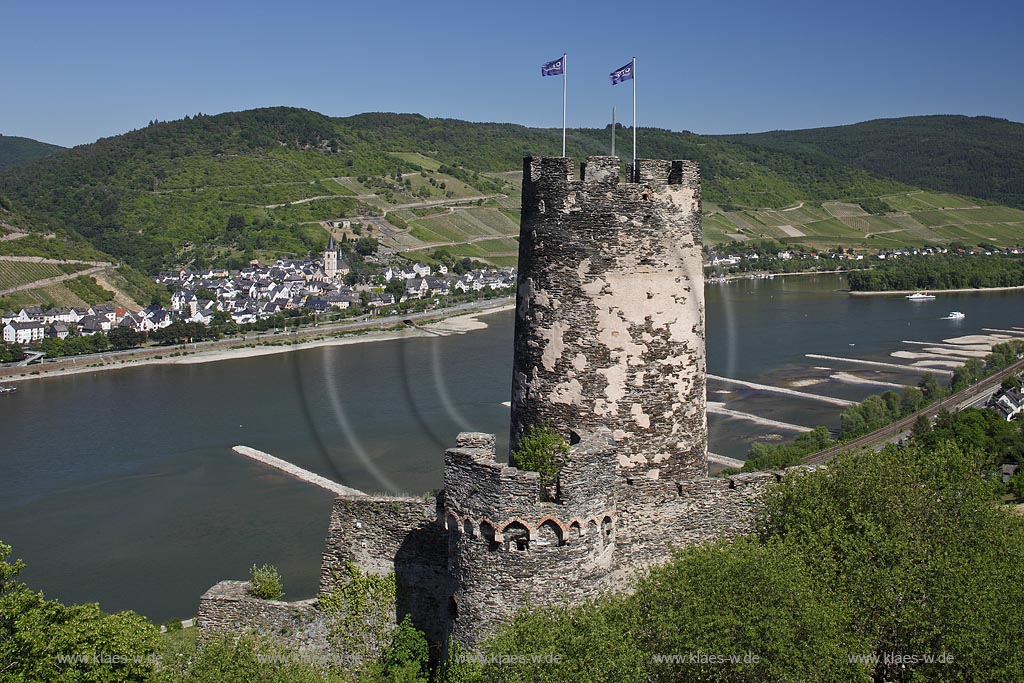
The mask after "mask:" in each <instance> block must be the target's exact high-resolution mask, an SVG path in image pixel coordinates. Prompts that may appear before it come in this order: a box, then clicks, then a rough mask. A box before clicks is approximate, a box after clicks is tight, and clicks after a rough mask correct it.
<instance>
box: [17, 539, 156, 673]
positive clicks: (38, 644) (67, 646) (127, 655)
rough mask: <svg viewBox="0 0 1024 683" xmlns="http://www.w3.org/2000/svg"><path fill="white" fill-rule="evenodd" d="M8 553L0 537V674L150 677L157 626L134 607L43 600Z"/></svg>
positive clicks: (20, 566) (22, 566) (20, 564)
mask: <svg viewBox="0 0 1024 683" xmlns="http://www.w3.org/2000/svg"><path fill="white" fill-rule="evenodd" d="M10 554H11V547H10V546H7V545H4V544H2V543H0V680H4V681H18V682H24V683H50V682H51V681H72V682H73V681H83V682H84V681H90V682H96V683H107V682H110V683H113V682H115V681H117V682H122V681H130V682H136V681H137V682H139V683H141V682H143V681H148V680H150V677H151V676H152V673H153V669H154V666H153V665H154V660H153V653H154V649H155V646H156V642H157V637H158V631H157V629H156V627H154V626H153V625H152V624H151V623H149V622H148V621H146V619H144V618H143V617H140V616H139V615H137V614H135V613H133V612H119V613H117V614H105V613H103V612H101V611H100V609H99V606H98V605H96V604H86V605H73V606H66V605H63V604H61V603H59V602H56V601H52V600H46V599H44V598H43V594H42V593H38V592H35V591H33V590H31V589H30V588H28V587H27V586H26V585H25V584H23V583H21V582H20V581H19V579H18V575H19V573H20V572H21V570H22V569H24V566H25V565H24V563H22V562H20V561H15V562H13V563H12V562H10V561H9V558H10ZM68 658H71V659H68ZM61 659H64V660H65V661H60V660H61Z"/></svg>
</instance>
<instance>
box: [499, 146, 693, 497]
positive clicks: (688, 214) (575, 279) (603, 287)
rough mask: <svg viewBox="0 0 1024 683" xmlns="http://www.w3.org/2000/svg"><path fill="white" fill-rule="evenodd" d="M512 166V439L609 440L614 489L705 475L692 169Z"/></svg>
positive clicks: (650, 163) (551, 162)
mask: <svg viewBox="0 0 1024 683" xmlns="http://www.w3.org/2000/svg"><path fill="white" fill-rule="evenodd" d="M628 175H631V176H633V177H634V179H635V181H636V182H620V181H619V159H618V158H617V157H589V158H588V159H587V161H586V163H584V164H583V165H582V167H581V171H580V179H579V180H574V179H573V178H572V168H571V161H570V160H569V159H566V158H537V157H530V158H527V159H525V160H524V168H523V208H522V221H521V227H520V236H519V287H518V292H517V296H516V304H517V308H516V325H515V352H514V353H515V357H514V365H513V378H512V421H511V441H512V444H513V449H514V447H515V443H516V442H517V440H518V438H519V437H520V436H521V435H522V434H523V432H524V430H525V429H526V428H528V427H529V426H531V425H537V424H542V423H546V424H549V425H551V426H552V427H555V428H556V429H558V430H559V431H560V432H561V433H562V434H564V435H568V434H570V433H571V432H576V433H583V432H584V431H590V432H592V431H595V430H597V429H600V428H607V429H609V430H611V433H612V437H613V439H614V441H615V458H616V461H617V465H618V471H619V477H620V479H626V478H628V479H631V480H636V479H641V478H647V479H663V480H672V481H678V480H684V479H695V478H700V477H704V476H706V474H707V420H706V413H705V409H706V399H705V351H704V341H705V340H704V276H703V265H702V261H701V216H700V208H701V199H700V169H699V167H698V165H697V164H696V163H695V162H692V161H656V160H639V161H638V162H637V169H636V171H635V175H634V172H633V171H630V173H629V174H628Z"/></svg>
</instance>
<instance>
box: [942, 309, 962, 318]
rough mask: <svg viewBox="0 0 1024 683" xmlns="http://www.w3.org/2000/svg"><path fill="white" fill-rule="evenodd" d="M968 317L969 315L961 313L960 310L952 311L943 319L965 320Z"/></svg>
mask: <svg viewBox="0 0 1024 683" xmlns="http://www.w3.org/2000/svg"><path fill="white" fill-rule="evenodd" d="M966 317H967V316H966V315H964V314H963V313H961V312H960V311H950V312H949V315H947V316H946V317H945V318H943V320H963V319H964V318H966Z"/></svg>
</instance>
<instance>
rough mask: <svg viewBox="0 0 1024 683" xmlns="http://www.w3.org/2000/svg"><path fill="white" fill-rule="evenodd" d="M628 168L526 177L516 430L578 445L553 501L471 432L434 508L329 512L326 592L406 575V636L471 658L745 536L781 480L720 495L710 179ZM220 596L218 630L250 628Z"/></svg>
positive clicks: (538, 167) (681, 165)
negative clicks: (541, 430)
mask: <svg viewBox="0 0 1024 683" xmlns="http://www.w3.org/2000/svg"><path fill="white" fill-rule="evenodd" d="M619 165H620V164H619V160H618V159H617V158H614V157H590V158H588V159H587V162H586V163H585V164H584V165H583V167H582V169H581V173H580V176H581V178H580V180H574V179H573V178H572V170H571V166H570V161H569V160H568V159H562V158H555V159H550V158H545V159H540V158H528V159H526V160H525V161H524V179H523V214H522V222H521V232H520V251H519V288H518V292H517V298H516V304H517V306H516V330H515V344H514V349H515V351H514V354H515V356H514V365H513V378H512V413H511V424H510V432H511V439H512V442H513V444H514V443H515V442H516V441H517V439H518V438H519V437H520V436H521V435H522V434H523V433H524V432H525V431H526V430H527V429H528V428H530V427H531V426H534V425H539V424H549V425H551V426H553V427H555V428H556V429H558V430H559V431H560V432H561V433H562V434H563V435H564V436H565V437H567V438H569V439H570V440H571V443H572V444H573V445H572V446H571V448H570V452H569V456H568V459H567V462H566V464H565V465H564V467H563V468H562V470H561V472H560V474H559V478H558V483H557V485H556V486H555V487H554V489H553V490H545V488H544V487H542V486H541V483H540V478H539V475H538V474H537V473H535V472H527V471H523V470H519V469H517V468H516V467H515V466H514V462H513V463H510V464H505V463H503V462H500V461H499V458H498V457H497V454H496V453H495V451H494V437H493V436H492V435H487V434H476V433H466V434H460V435H459V437H458V439H457V441H456V445H455V447H454V448H451V449H449V450H448V451H447V452H446V454H445V461H444V472H445V480H444V481H445V488H444V490H443V491H442V492H441V493H440V494H439V495H438V496H436V497H433V496H428V497H426V498H396V497H386V496H385V497H372V496H342V497H339V498H338V499H337V500H336V501H335V504H334V509H333V511H332V515H331V522H330V528H329V531H328V536H327V544H326V549H325V551H324V556H323V565H322V573H321V592H327V591H330V590H331V589H332V588H333V587H334V586H335V585H336V582H337V581H338V580H339V577H340V576H343V572H342V571H341V570H342V569H343V568H344V566H345V564H346V563H349V562H351V563H352V564H354V565H355V566H356V567H358V568H359V569H360V570H362V571H364V572H373V573H378V574H385V573H389V572H392V571H394V572H395V574H396V579H397V585H398V592H399V595H398V606H397V613H396V614H395V618H396V620H398V619H400V618H401V617H403V616H404V615H405V614H410V615H411V616H412V619H413V621H414V623H415V624H416V625H417V626H418V627H419V628H421V629H423V630H424V632H425V633H426V634H427V636H428V638H429V639H430V641H431V643H432V644H433V645H434V646H435V647H437V648H441V647H443V645H444V643H445V641H446V639H447V637H448V636H451V637H454V638H455V639H456V640H458V641H459V642H461V643H463V644H464V645H467V646H469V647H473V646H475V645H476V644H477V643H478V642H479V641H480V640H481V639H482V638H484V637H486V636H487V635H488V634H490V633H492V632H493V630H494V629H495V628H496V627H497V626H498V625H499V624H500V623H501V622H503V621H506V620H507V619H508V618H510V617H511V616H512V614H514V612H515V611H516V610H517V609H519V608H521V607H523V606H525V605H528V604H533V605H544V604H557V603H564V602H569V603H577V602H579V601H581V600H584V599H588V598H593V597H596V596H597V595H599V594H600V593H601V591H603V590H613V591H617V590H629V588H630V585H631V580H632V577H633V576H634V575H635V573H636V572H637V571H639V570H642V569H643V568H645V567H649V566H651V565H655V564H658V563H661V562H664V561H665V560H666V559H668V557H669V553H670V548H671V547H672V546H682V545H688V544H693V543H700V542H703V541H706V540H709V539H714V538H718V537H722V536H730V535H735V534H739V533H744V532H747V531H749V530H750V524H751V520H752V518H753V514H754V511H755V510H756V508H757V506H758V500H759V498H760V497H761V495H762V494H763V492H764V491H765V489H766V487H767V486H769V485H770V484H772V483H774V482H775V481H777V480H778V476H779V475H777V474H775V473H756V474H747V475H737V476H733V477H729V478H708V477H707V459H706V455H707V420H706V402H705V401H706V399H705V376H706V371H705V337H704V298H703V291H704V290H703V271H702V265H701V254H700V250H701V223H700V170H699V168H698V166H697V164H695V163H693V162H687V161H671V162H669V161H651V160H640V161H638V163H637V170H636V172H635V174H634V172H633V171H632V170H630V172H629V173H628V175H629V177H631V178H634V179H635V181H636V182H620V180H619ZM212 592H215V591H212ZM208 596H209V597H211V598H215V597H217V596H213V595H210V594H208ZM208 596H204V603H203V605H201V608H200V612H201V617H204V615H205V617H204V619H202V621H205V622H206V624H207V625H213V626H216V625H219V624H223V623H226V622H231V623H235V621H232V619H231V618H224V617H223V616H222V615H221V612H223V610H229V611H230V612H231V614H229V615H228V616H229V617H232V616H233V615H235V614H238V613H240V612H245V611H246V610H249V608H245V609H239V607H238V605H235V604H234V603H231V602H230V601H224V600H220V601H219V602H215V601H214V600H212V599H211V600H207V597H208ZM282 604H284V603H282ZM284 610H285V608H282V607H274V608H273V610H272V612H273V613H274V614H275V615H276V614H279V613H281V612H282V611H284ZM274 618H275V619H276V617H274ZM236 627H237V624H236Z"/></svg>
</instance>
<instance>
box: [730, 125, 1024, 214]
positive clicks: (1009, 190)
mask: <svg viewBox="0 0 1024 683" xmlns="http://www.w3.org/2000/svg"><path fill="white" fill-rule="evenodd" d="M722 139H724V140H730V141H734V142H745V143H752V144H756V145H762V146H765V147H769V148H772V149H777V150H782V151H795V152H802V153H807V154H814V153H818V154H822V155H825V156H827V157H829V158H830V159H833V160H836V161H839V162H841V163H843V164H849V165H851V166H855V167H857V168H861V169H864V170H867V171H870V172H871V173H874V174H877V175H879V176H883V177H886V178H892V179H894V180H897V181H899V182H902V183H907V184H909V185H916V186H917V187H922V188H927V189H931V190H939V191H942V192H953V193H956V194H961V195H968V196H972V197H980V198H982V199H990V200H993V201H996V202H999V203H1001V204H1006V205H1008V206H1014V207H1017V208H1019V209H1024V124H1021V123H1015V122H1013V121H1007V120H1006V119H996V118H991V117H988V116H977V117H968V116H911V117H907V118H900V119H878V120H876V121H865V122H864V123H856V124H853V125H850V126H835V127H831V128H812V129H809V130H791V131H771V132H767V133H754V134H749V135H727V136H723V138H722Z"/></svg>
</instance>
